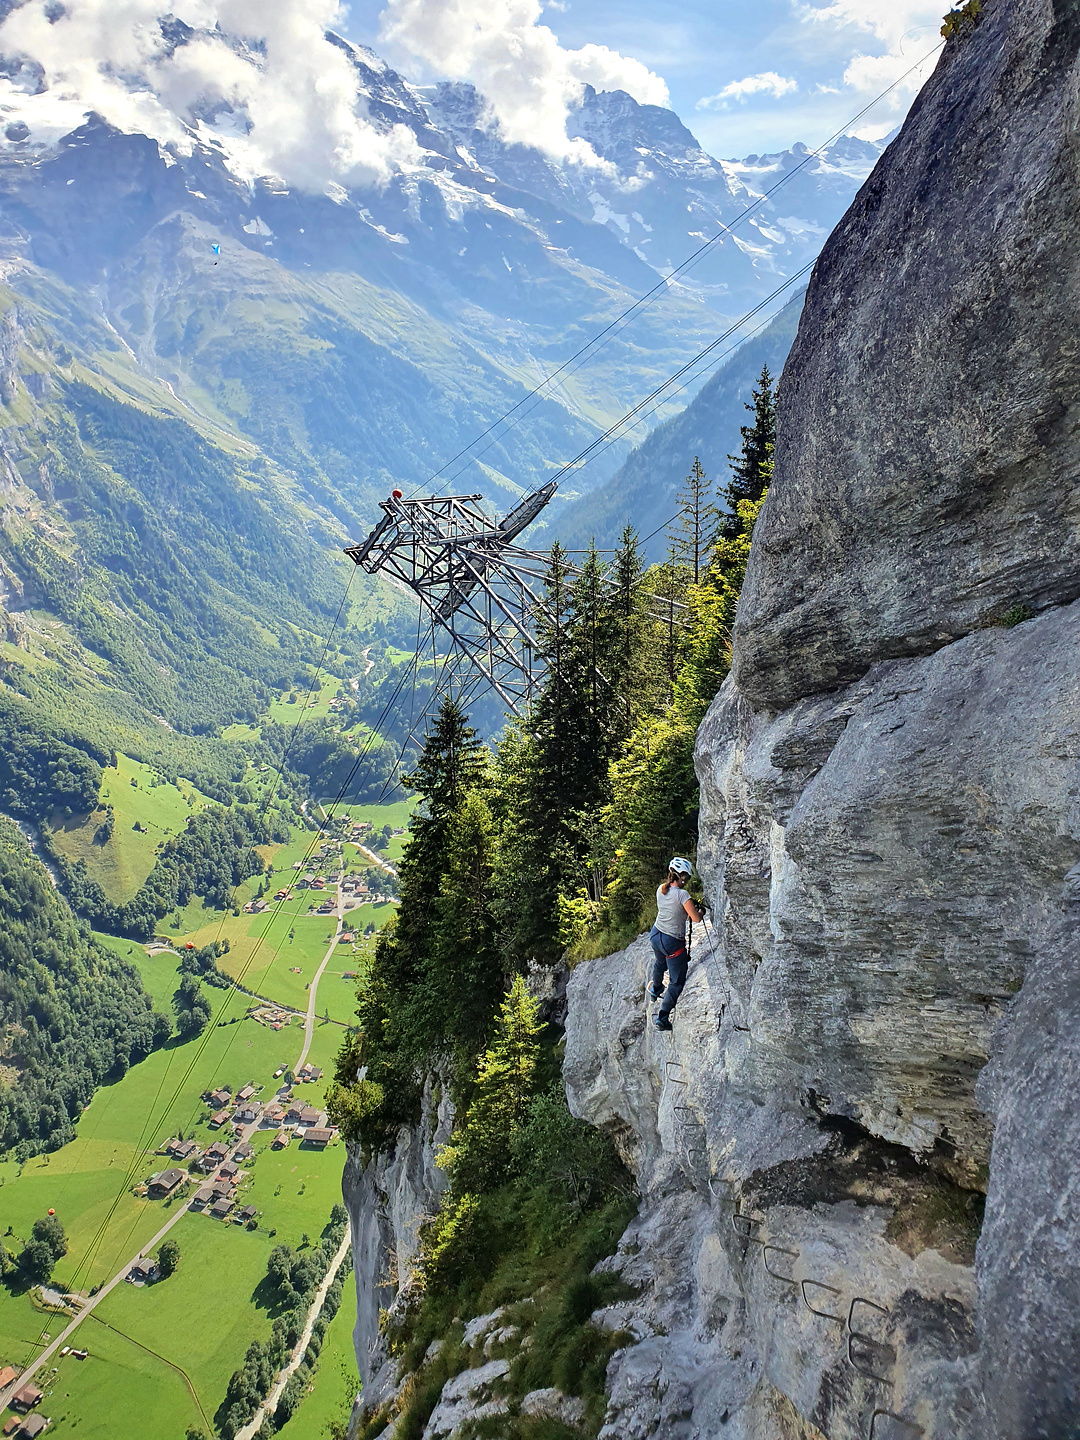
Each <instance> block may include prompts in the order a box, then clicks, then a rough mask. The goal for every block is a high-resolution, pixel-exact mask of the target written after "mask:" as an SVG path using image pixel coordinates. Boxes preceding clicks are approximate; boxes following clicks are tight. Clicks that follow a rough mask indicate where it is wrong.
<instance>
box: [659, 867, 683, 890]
mask: <svg viewBox="0 0 1080 1440" xmlns="http://www.w3.org/2000/svg"><path fill="white" fill-rule="evenodd" d="M672 885H674V886H675V889H676V890H681V889H682V881H681V880H680V879H679V876H678V874H677V873H676V872H675V871H674V870H669V871H668V872H667V879H666V880H665V881H664V883H663V884H662V885H661V886H660V893H661V895H666V894H667V893H668V891H669V890H670V889H671V887H672Z"/></svg>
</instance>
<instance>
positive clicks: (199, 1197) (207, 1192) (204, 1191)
mask: <svg viewBox="0 0 1080 1440" xmlns="http://www.w3.org/2000/svg"><path fill="white" fill-rule="evenodd" d="M213 1198H214V1187H213V1186H212V1185H200V1186H199V1188H198V1190H196V1191H195V1194H194V1195H193V1196H192V1199H191V1206H192V1209H195V1208H196V1207H198V1208H199V1209H201V1208H202V1207H203V1206H204V1205H209V1203H210V1201H211V1200H212V1199H213Z"/></svg>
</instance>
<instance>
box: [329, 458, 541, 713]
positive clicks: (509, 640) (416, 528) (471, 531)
mask: <svg viewBox="0 0 1080 1440" xmlns="http://www.w3.org/2000/svg"><path fill="white" fill-rule="evenodd" d="M557 489H558V485H557V483H556V482H555V481H554V480H549V481H548V483H547V484H546V485H541V486H540V488H539V489H538V490H534V491H533V492H532V494H531V495H526V496H525V498H524V499H523V500H522V501H521V503H520V504H518V505H516V506H515V507H514V509H513V510H511V511H510V513H509V514H508V515H506V516H505V517H504V518H503V519H502V520H499V521H494V520H492V518H491V517H490V516H489V515H488V514H487V513H486V512H485V511H484V510H483V509H481V507H480V503H479V502H480V501H481V500H482V499H483V498H484V497H483V496H482V495H428V496H424V497H422V498H419V499H408V500H407V499H405V497H404V496H403V495H402V492H401V491H400V490H394V491H393V493H392V494H391V495H390V497H389V499H387V500H381V501H380V502H379V504H380V507H381V509H382V510H383V512H384V513H383V518H382V519H381V520H380V521H379V523H378V524H377V525H376V526H375V528H374V530H372V532H371V534H370V535H369V536H368V537H367V539H366V540H364V541H363V542H362V543H361V544H359V545H350V546H347V547H346V549H345V554H346V555H348V557H349V559H350V560H352V561H353V563H354V564H356V565H359V566H361V567H362V568H363V569H364V570H366V571H367V572H368V574H369V575H383V576H384V577H386V578H387V579H389V580H390V581H391V582H397V583H398V584H399V585H404V586H405V587H406V588H407V589H409V590H411V591H412V593H413V594H414V595H416V597H417V598H418V599H419V601H420V605H421V607H422V610H424V611H426V612H427V614H428V615H429V617H430V619H431V621H432V622H433V623H434V624H436V625H438V626H439V627H440V628H441V629H442V630H444V631H445V632H446V634H447V635H449V637H450V641H451V644H452V646H453V648H454V649H455V650H456V651H457V652H458V654H459V655H461V656H462V657H464V658H465V659H466V660H468V662H469V664H470V665H471V666H472V667H473V668H474V670H476V671H477V672H478V673H479V674H480V675H481V676H482V677H483V678H484V680H486V681H487V683H488V684H489V685H490V686H491V688H492V689H493V690H494V691H495V692H496V694H497V695H498V696H499V698H500V699H501V700H502V702H503V703H504V704H505V705H506V706H507V707H508V709H510V710H512V711H513V712H514V714H516V715H522V714H524V712H525V710H526V708H527V707H528V703H529V700H530V698H531V696H532V694H533V691H534V690H535V688H536V686H537V685H538V683H539V682H540V680H541V677H542V675H543V673H544V669H545V666H544V663H543V661H542V660H540V659H538V658H537V657H536V654H535V650H534V642H533V637H534V634H535V627H536V621H537V618H538V616H540V615H543V614H544V613H545V612H546V610H547V606H546V604H545V601H544V594H543V582H544V575H545V572H546V570H547V567H548V563H549V560H550V556H549V555H548V554H546V553H545V552H543V551H536V550H523V549H521V548H520V547H519V546H516V545H515V544H514V540H515V539H516V538H517V536H518V535H520V534H521V532H522V531H523V530H524V529H525V528H526V527H527V526H529V525H531V524H532V522H533V521H534V520H535V519H536V517H537V516H538V515H539V514H540V512H541V511H542V510H543V509H544V506H545V505H546V504H547V503H548V501H549V500H550V499H551V497H552V496H553V495H554V494H555V491H556V490H557Z"/></svg>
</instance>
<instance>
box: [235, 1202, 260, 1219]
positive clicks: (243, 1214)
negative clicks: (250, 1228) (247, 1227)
mask: <svg viewBox="0 0 1080 1440" xmlns="http://www.w3.org/2000/svg"><path fill="white" fill-rule="evenodd" d="M258 1213H259V1212H258V1211H257V1210H256V1209H255V1206H254V1205H245V1206H244V1208H243V1209H242V1210H238V1211H237V1214H238V1215H239V1217H240V1219H241V1220H243V1221H244V1222H245V1223H246V1222H247V1221H248V1220H254V1219H255V1216H256V1215H257V1214H258Z"/></svg>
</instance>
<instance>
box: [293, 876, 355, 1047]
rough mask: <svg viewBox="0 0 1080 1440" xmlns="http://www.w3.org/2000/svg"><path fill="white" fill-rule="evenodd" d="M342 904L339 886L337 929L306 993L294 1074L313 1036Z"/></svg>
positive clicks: (342, 897) (342, 911) (336, 938)
mask: <svg viewBox="0 0 1080 1440" xmlns="http://www.w3.org/2000/svg"><path fill="white" fill-rule="evenodd" d="M344 904H345V896H344V893H343V891H342V889H341V886H340V885H339V886H338V898H337V927H336V929H335V930H334V938H333V939H332V940H331V941H330V948H329V950H327V952H326V954H325V955H324V956H323V962H322V964H321V965H320V966H319V968H318V970H316V971H315V978H314V979H313V980H312V982H311V989H310V990H309V991H308V1002H307V1018H306V1019H305V1021H304V1048H303V1049H302V1050H301V1051H300V1059H299V1060H297V1062H296V1064H295V1065H294V1066H293V1070H294V1072H295V1071H296V1070H299V1069H300V1066H301V1065H303V1063H304V1061H305V1060H306V1059H307V1057H308V1051H309V1050H310V1049H311V1038H312V1036H313V1035H314V1034H315V1006H316V1002H317V1001H318V998H319V981H320V980H321V979H322V977H323V971H324V970H325V969H326V967H327V965H329V964H330V961H331V960H332V959H333V957H334V951H335V950H336V949H337V943H338V936H339V935H340V934H341V927H342V922H343V916H344V910H343V908H342V907H343V906H344Z"/></svg>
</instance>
